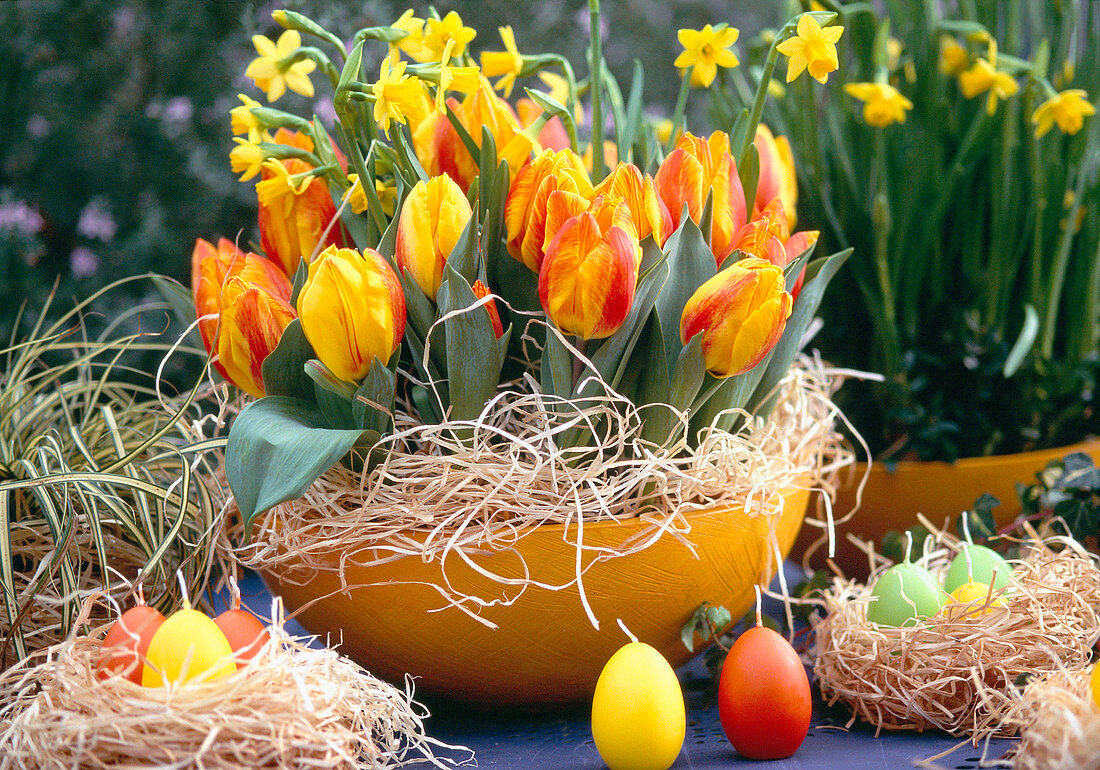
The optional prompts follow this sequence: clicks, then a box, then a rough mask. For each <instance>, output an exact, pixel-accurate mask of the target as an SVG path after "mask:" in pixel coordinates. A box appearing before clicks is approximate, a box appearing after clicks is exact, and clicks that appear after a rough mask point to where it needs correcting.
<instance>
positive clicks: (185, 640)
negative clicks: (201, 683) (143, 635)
mask: <svg viewBox="0 0 1100 770" xmlns="http://www.w3.org/2000/svg"><path fill="white" fill-rule="evenodd" d="M145 657H146V659H147V660H148V663H147V664H146V666H145V670H144V671H143V672H142V676H141V683H142V684H143V685H145V686H146V687H161V686H162V685H163V684H164V679H165V678H167V680H168V681H169V682H174V683H179V682H187V681H190V680H192V679H195V678H196V677H199V676H203V678H204V680H206V681H210V680H213V679H221V678H223V677H227V676H230V675H232V674H233V673H234V672H235V671H236V670H237V664H236V663H234V662H233V648H232V647H230V646H229V640H228V639H226V638H225V634H223V633H222V631H221V629H220V628H218V626H217V624H215V623H214V621H213V620H212V619H210V618H209V617H207V616H206V615H204V614H203V613H201V612H199V611H198V610H191V609H187V610H179V611H178V612H175V613H173V614H172V616H171V617H169V618H168V619H167V620H166V621H164V623H163V624H161V627H160V628H158V629H157V632H156V633H155V634H153V638H152V639H151V640H150V641H149V651H148V652H147V653H146V654H145ZM162 674H163V676H162Z"/></svg>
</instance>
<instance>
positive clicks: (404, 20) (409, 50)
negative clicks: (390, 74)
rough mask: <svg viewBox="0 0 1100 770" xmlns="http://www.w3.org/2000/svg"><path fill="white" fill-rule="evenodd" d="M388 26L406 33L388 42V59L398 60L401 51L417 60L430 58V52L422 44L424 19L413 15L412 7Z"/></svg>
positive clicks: (421, 60)
mask: <svg viewBox="0 0 1100 770" xmlns="http://www.w3.org/2000/svg"><path fill="white" fill-rule="evenodd" d="M390 26H391V27H393V28H394V29H399V30H401V31H402V32H404V33H406V34H405V36H404V37H403V38H400V39H399V40H395V41H393V42H392V43H390V55H389V58H390V61H399V60H400V59H401V54H402V53H405V54H407V55H408V56H410V57H411V58H412V59H413V60H414V61H418V62H426V61H430V60H431V58H432V52H431V51H430V50H428V48H427V47H426V46H425V45H424V20H423V19H421V18H418V17H416V16H413V9H412V8H409V9H408V10H407V11H405V12H404V13H403V14H401V16H400V17H399V18H398V19H397V21H395V22H393V23H392V24H390Z"/></svg>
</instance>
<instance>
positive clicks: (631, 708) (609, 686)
mask: <svg viewBox="0 0 1100 770" xmlns="http://www.w3.org/2000/svg"><path fill="white" fill-rule="evenodd" d="M686 731H687V714H686V711H685V708H684V693H683V690H681V689H680V681H679V680H678V679H677V678H676V673H675V672H674V671H673V670H672V666H670V665H669V664H668V661H667V660H665V658H664V656H663V655H661V653H659V652H658V651H657V650H655V649H654V648H653V647H650V646H649V645H648V644H646V643H644V642H631V643H630V644H627V645H624V646H623V647H621V648H619V650H618V652H616V653H615V654H614V655H612V656H611V659H610V660H608V661H607V664H606V665H605V666H604V668H603V671H602V672H601V673H600V678H599V680H598V681H597V682H596V692H595V694H594V695H593V696H592V738H593V739H594V740H595V742H596V749H597V750H598V751H599V752H600V757H602V758H603V761H604V762H606V763H607V766H608V767H609V768H611V770H668V768H669V767H671V766H672V763H673V762H675V761H676V756H677V755H678V754H679V753H680V748H681V747H682V746H683V745H684V734H685V732H686Z"/></svg>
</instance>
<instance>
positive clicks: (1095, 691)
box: [1092, 663, 1100, 708]
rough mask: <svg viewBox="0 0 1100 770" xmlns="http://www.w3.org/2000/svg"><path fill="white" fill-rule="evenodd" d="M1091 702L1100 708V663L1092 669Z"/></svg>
mask: <svg viewBox="0 0 1100 770" xmlns="http://www.w3.org/2000/svg"><path fill="white" fill-rule="evenodd" d="M1092 700H1093V702H1094V703H1096V706H1097V708H1100V663H1097V664H1096V665H1095V666H1093V667H1092Z"/></svg>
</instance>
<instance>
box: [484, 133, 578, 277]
mask: <svg viewBox="0 0 1100 770" xmlns="http://www.w3.org/2000/svg"><path fill="white" fill-rule="evenodd" d="M555 192H560V193H562V195H558V196H556V197H555V204H554V206H555V208H554V209H553V210H554V211H557V212H563V211H565V210H566V209H568V210H569V212H570V213H569V215H568V216H566V217H565V218H566V219H567V218H568V217H569V216H573V215H574V214H576V213H578V212H579V211H582V210H584V209H586V208H588V202H589V200H590V199H591V198H592V182H591V181H590V180H589V178H588V172H587V171H585V169H584V165H583V164H582V163H581V159H580V158H579V157H578V156H577V154H576V153H575V152H573V151H572V150H569V149H565V150H560V151H558V152H552V151H550V150H545V151H543V152H542V154H540V155H539V156H537V157H536V158H535V159H534V160H532V161H530V162H529V163H527V164H526V165H525V166H524V167H523V168H521V169H520V170H519V173H517V174H516V177H515V179H513V180H512V185H511V187H510V188H509V190H508V200H507V201H506V203H505V204H504V225H505V227H506V228H507V230H508V233H507V245H508V253H509V254H511V255H512V256H513V257H515V258H516V259H518V260H519V261H521V262H523V264H525V265H527V267H529V268H530V269H531V270H533V271H534V272H536V273H537V272H539V270H540V267H541V265H542V259H543V255H544V254H545V253H546V247H547V245H548V244H549V242H550V241H551V240H552V239H553V237H554V235H555V233H556V229H551V228H548V226H547V219H548V217H549V216H550V211H551V209H549V208H548V207H549V199H550V197H551V194H552V193H555ZM560 221H564V219H562V220H560Z"/></svg>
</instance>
